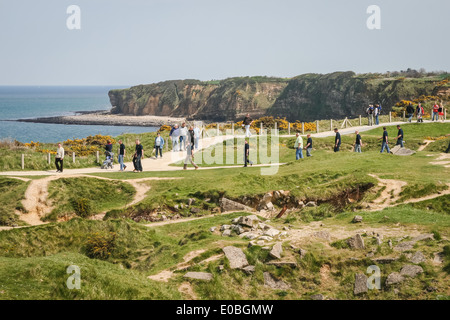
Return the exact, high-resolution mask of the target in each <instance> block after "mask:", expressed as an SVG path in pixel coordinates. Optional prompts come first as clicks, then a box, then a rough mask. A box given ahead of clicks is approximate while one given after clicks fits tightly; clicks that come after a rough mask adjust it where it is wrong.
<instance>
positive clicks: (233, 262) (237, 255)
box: [222, 246, 248, 269]
mask: <svg viewBox="0 0 450 320" xmlns="http://www.w3.org/2000/svg"><path fill="white" fill-rule="evenodd" d="M222 250H223V252H224V253H225V256H226V257H227V259H228V261H230V268H231V269H242V268H244V267H246V266H248V261H247V258H246V256H245V254H244V252H243V251H242V250H241V249H239V248H236V247H233V246H228V247H225V248H223V249H222Z"/></svg>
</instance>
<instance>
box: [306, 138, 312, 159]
mask: <svg viewBox="0 0 450 320" xmlns="http://www.w3.org/2000/svg"><path fill="white" fill-rule="evenodd" d="M306 137H307V138H308V140H307V141H306V147H305V149H306V156H307V157H312V154H311V150H312V145H313V143H312V138H311V135H310V134H308V135H307V136H306Z"/></svg>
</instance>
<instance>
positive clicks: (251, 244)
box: [247, 241, 257, 248]
mask: <svg viewBox="0 0 450 320" xmlns="http://www.w3.org/2000/svg"><path fill="white" fill-rule="evenodd" d="M256 245H257V244H256V241H250V242H249V243H248V246H247V248H251V247H254V246H256Z"/></svg>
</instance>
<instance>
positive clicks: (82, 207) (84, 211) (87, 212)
mask: <svg viewBox="0 0 450 320" xmlns="http://www.w3.org/2000/svg"><path fill="white" fill-rule="evenodd" d="M71 203H72V207H73V210H75V213H76V214H77V215H78V216H80V217H82V218H87V217H89V216H91V215H92V202H91V200H89V199H86V198H76V199H72V201H71Z"/></svg>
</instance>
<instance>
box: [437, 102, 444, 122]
mask: <svg viewBox="0 0 450 320" xmlns="http://www.w3.org/2000/svg"><path fill="white" fill-rule="evenodd" d="M444 110H445V109H444V104H443V103H442V101H441V104H440V105H439V109H438V113H439V120H441V121H442V122H444Z"/></svg>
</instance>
